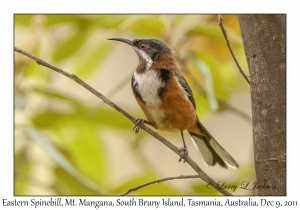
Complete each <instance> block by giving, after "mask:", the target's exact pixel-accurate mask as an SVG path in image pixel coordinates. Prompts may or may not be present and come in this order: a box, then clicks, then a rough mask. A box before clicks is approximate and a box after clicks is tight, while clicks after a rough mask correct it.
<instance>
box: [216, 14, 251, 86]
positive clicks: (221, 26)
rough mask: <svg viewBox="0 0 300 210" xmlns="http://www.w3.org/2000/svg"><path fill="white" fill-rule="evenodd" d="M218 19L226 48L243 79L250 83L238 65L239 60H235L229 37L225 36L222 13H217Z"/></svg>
mask: <svg viewBox="0 0 300 210" xmlns="http://www.w3.org/2000/svg"><path fill="white" fill-rule="evenodd" d="M218 19H219V22H218V24H219V26H220V28H221V30H222V33H223V35H224V38H225V40H226V44H227V46H228V48H229V50H230V53H231V55H232V57H233V59H234V61H235V63H236V65H237V67H238V69H239V70H240V73H241V74H242V75H243V77H244V78H245V80H246V81H247V82H248V83H249V84H250V80H249V79H248V77H247V75H246V74H245V72H244V71H243V69H242V68H241V66H240V64H239V62H238V61H237V59H236V57H235V55H234V53H233V50H232V48H231V46H230V42H229V39H228V37H227V33H226V30H225V28H224V25H223V18H222V15H218Z"/></svg>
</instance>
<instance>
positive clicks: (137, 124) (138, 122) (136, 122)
mask: <svg viewBox="0 0 300 210" xmlns="http://www.w3.org/2000/svg"><path fill="white" fill-rule="evenodd" d="M144 122H145V120H144V119H142V118H136V119H135V120H133V123H134V127H133V129H132V130H134V132H135V133H138V132H139V131H140V128H141V127H142V126H143V125H144Z"/></svg>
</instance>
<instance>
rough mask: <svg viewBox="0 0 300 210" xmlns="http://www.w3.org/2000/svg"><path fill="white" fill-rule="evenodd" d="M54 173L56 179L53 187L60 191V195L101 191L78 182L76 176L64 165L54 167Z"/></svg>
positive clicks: (83, 194)
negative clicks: (65, 168)
mask: <svg viewBox="0 0 300 210" xmlns="http://www.w3.org/2000/svg"><path fill="white" fill-rule="evenodd" d="M54 173H55V176H56V179H55V183H54V185H53V187H54V188H55V189H56V190H57V191H58V192H59V193H60V195H70V196H72V195H81V196H86V195H99V192H97V191H95V190H93V189H91V188H89V187H87V186H86V185H83V184H82V183H80V182H78V180H77V179H76V178H74V177H73V176H71V175H70V174H69V173H68V172H67V171H66V170H64V169H63V168H62V167H56V168H55V169H54Z"/></svg>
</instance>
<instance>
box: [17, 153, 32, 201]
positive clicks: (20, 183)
mask: <svg viewBox="0 0 300 210" xmlns="http://www.w3.org/2000/svg"><path fill="white" fill-rule="evenodd" d="M30 166H31V165H30V162H29V160H28V157H27V155H26V153H25V152H24V151H23V150H22V151H21V152H19V153H15V158H14V167H15V168H14V195H24V191H25V190H26V187H27V183H28V181H27V180H28V176H26V175H27V174H28V173H29V171H30V168H31V167H30Z"/></svg>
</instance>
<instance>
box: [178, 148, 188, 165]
mask: <svg viewBox="0 0 300 210" xmlns="http://www.w3.org/2000/svg"><path fill="white" fill-rule="evenodd" d="M180 152H181V154H182V156H183V157H181V156H180V157H179V160H178V162H181V160H183V163H185V162H186V159H187V157H188V156H189V151H188V148H187V147H181V148H180Z"/></svg>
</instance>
